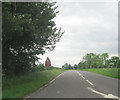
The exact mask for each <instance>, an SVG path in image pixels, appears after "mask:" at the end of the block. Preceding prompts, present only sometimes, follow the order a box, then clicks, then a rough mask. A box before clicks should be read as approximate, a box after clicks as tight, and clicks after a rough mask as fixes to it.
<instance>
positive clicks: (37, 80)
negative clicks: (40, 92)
mask: <svg viewBox="0 0 120 100" xmlns="http://www.w3.org/2000/svg"><path fill="white" fill-rule="evenodd" d="M64 71H65V70H62V69H54V70H50V71H36V72H33V73H30V74H27V75H22V76H19V77H14V78H12V79H4V78H3V91H2V95H3V98H20V97H23V96H25V95H27V94H28V93H30V92H32V91H34V90H36V89H37V88H40V87H42V86H43V85H45V84H46V83H49V82H50V81H51V80H52V79H54V78H55V77H56V76H58V75H59V74H60V73H62V72H64Z"/></svg>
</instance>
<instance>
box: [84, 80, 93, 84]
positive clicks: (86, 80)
mask: <svg viewBox="0 0 120 100" xmlns="http://www.w3.org/2000/svg"><path fill="white" fill-rule="evenodd" d="M86 81H87V82H88V83H89V84H90V85H94V84H93V83H91V82H90V81H88V80H86Z"/></svg>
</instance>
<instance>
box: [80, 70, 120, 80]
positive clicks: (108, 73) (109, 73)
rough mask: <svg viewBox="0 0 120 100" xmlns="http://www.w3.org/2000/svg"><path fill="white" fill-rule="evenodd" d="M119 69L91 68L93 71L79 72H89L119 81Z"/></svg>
mask: <svg viewBox="0 0 120 100" xmlns="http://www.w3.org/2000/svg"><path fill="white" fill-rule="evenodd" d="M119 70H120V69H118V68H99V69H98V68H93V69H81V71H89V72H94V73H97V74H101V75H105V76H109V77H112V78H118V79H120V74H118V72H119Z"/></svg>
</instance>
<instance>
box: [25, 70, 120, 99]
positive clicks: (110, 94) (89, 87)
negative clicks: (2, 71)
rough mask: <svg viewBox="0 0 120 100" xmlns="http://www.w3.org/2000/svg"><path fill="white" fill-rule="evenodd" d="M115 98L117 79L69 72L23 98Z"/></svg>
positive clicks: (81, 72)
mask: <svg viewBox="0 0 120 100" xmlns="http://www.w3.org/2000/svg"><path fill="white" fill-rule="evenodd" d="M28 98H115V99H119V100H120V98H119V96H118V79H114V78H110V77H106V76H102V75H99V74H95V73H92V72H86V71H75V70H69V71H66V72H64V73H62V74H61V75H59V76H58V77H57V78H55V79H54V80H52V81H51V82H50V83H49V84H47V85H45V86H44V87H42V88H40V89H38V90H37V91H35V92H34V93H32V94H30V95H28V96H26V97H25V98H24V100H25V99H27V100H29V99H28Z"/></svg>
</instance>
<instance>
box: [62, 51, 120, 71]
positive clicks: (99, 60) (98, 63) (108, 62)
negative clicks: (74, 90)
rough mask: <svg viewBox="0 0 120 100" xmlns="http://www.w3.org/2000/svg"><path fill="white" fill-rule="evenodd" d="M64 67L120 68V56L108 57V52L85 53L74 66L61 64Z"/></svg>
mask: <svg viewBox="0 0 120 100" xmlns="http://www.w3.org/2000/svg"><path fill="white" fill-rule="evenodd" d="M62 68H64V69H85V68H120V58H119V57H117V56H112V57H111V58H109V55H108V53H103V54H94V53H88V54H86V55H85V56H84V57H83V59H82V61H81V62H79V63H78V64H75V65H74V66H71V65H70V64H68V63H66V64H64V65H63V66H62Z"/></svg>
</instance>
